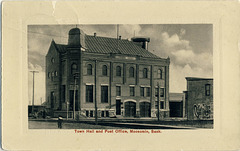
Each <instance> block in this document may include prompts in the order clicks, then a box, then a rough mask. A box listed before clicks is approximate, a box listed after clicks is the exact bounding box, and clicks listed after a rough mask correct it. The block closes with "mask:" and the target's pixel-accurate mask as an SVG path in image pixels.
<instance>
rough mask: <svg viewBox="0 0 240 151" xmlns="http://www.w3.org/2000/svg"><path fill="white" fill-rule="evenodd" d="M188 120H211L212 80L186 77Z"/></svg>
mask: <svg viewBox="0 0 240 151" xmlns="http://www.w3.org/2000/svg"><path fill="white" fill-rule="evenodd" d="M186 80H187V91H184V93H185V94H186V112H187V119H188V120H213V79H207V78H195V77H186Z"/></svg>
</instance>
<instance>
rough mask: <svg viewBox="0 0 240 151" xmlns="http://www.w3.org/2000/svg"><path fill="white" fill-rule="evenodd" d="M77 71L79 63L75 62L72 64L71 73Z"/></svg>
mask: <svg viewBox="0 0 240 151" xmlns="http://www.w3.org/2000/svg"><path fill="white" fill-rule="evenodd" d="M76 72H77V65H76V64H75V63H73V64H72V66H71V74H74V73H76Z"/></svg>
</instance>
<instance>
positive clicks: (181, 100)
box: [169, 93, 185, 118]
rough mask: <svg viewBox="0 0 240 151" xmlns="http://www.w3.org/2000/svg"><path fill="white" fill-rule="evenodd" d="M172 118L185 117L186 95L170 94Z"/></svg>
mask: <svg viewBox="0 0 240 151" xmlns="http://www.w3.org/2000/svg"><path fill="white" fill-rule="evenodd" d="M169 109H170V117H180V118H183V117H185V93H169Z"/></svg>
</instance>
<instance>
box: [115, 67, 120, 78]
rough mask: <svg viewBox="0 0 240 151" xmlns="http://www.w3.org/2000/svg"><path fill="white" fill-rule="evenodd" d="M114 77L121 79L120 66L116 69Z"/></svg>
mask: <svg viewBox="0 0 240 151" xmlns="http://www.w3.org/2000/svg"><path fill="white" fill-rule="evenodd" d="M116 76H118V77H121V67H120V66H117V67H116Z"/></svg>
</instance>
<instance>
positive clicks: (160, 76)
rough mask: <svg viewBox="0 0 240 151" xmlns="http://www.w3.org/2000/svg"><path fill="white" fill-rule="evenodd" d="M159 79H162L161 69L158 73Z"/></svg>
mask: <svg viewBox="0 0 240 151" xmlns="http://www.w3.org/2000/svg"><path fill="white" fill-rule="evenodd" d="M157 77H158V78H159V79H162V70H161V69H158V71H157Z"/></svg>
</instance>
